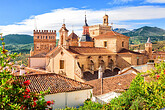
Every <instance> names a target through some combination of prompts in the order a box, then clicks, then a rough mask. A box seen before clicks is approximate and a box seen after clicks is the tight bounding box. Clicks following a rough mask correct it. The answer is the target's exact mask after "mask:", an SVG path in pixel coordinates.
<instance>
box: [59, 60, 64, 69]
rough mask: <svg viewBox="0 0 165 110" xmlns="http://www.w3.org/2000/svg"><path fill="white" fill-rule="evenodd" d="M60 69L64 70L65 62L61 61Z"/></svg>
mask: <svg viewBox="0 0 165 110" xmlns="http://www.w3.org/2000/svg"><path fill="white" fill-rule="evenodd" d="M60 69H64V60H60Z"/></svg>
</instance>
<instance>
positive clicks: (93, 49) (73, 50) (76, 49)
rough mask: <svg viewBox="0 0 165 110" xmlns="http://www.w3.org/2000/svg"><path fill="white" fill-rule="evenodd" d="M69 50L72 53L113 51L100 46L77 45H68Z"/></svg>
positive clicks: (108, 52)
mask: <svg viewBox="0 0 165 110" xmlns="http://www.w3.org/2000/svg"><path fill="white" fill-rule="evenodd" d="M68 51H69V52H71V53H74V54H111V53H113V52H111V51H109V50H108V49H106V48H101V47H77V46H70V47H69V50H68Z"/></svg>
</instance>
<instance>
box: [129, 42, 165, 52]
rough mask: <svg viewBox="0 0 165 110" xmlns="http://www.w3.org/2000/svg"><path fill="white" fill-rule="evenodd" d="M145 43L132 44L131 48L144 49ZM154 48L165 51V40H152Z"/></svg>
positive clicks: (154, 49)
mask: <svg viewBox="0 0 165 110" xmlns="http://www.w3.org/2000/svg"><path fill="white" fill-rule="evenodd" d="M144 46H145V44H139V45H134V46H133V45H130V50H138V49H140V50H144ZM152 50H153V51H156V50H158V51H165V40H164V41H155V42H152Z"/></svg>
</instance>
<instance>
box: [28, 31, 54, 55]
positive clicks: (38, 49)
mask: <svg viewBox="0 0 165 110" xmlns="http://www.w3.org/2000/svg"><path fill="white" fill-rule="evenodd" d="M33 35H34V51H33V50H31V52H30V53H31V56H33V55H36V54H40V53H47V52H49V51H51V50H52V49H54V48H55V47H56V31H55V30H50V31H48V30H34V31H33Z"/></svg>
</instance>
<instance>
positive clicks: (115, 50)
mask: <svg viewBox="0 0 165 110" xmlns="http://www.w3.org/2000/svg"><path fill="white" fill-rule="evenodd" d="M59 36H60V39H59V43H58V46H57V47H56V48H54V49H53V50H51V51H50V52H49V53H47V54H46V55H45V57H44V58H45V61H46V64H45V69H46V71H48V72H55V73H57V74H62V75H65V76H67V77H69V78H72V79H76V80H79V81H88V80H92V79H96V78H98V70H99V67H101V68H102V69H103V71H104V73H103V77H108V76H112V75H115V74H117V72H118V71H120V70H122V69H124V68H126V67H129V66H131V65H141V64H144V63H146V61H147V57H146V55H144V54H141V53H138V52H134V51H130V50H129V37H128V36H125V35H122V34H120V33H117V32H114V31H112V30H111V26H109V25H108V16H107V15H105V16H104V17H103V24H102V25H94V26H88V24H87V20H86V16H85V25H84V26H83V33H82V37H81V38H80V40H79V38H78V36H77V35H76V34H75V33H74V32H73V31H72V33H71V34H70V35H69V36H68V30H67V29H66V26H65V24H63V25H62V27H61V29H60V31H59ZM40 41H42V40H40ZM30 61H32V60H30ZM33 61H36V60H34V59H33ZM31 63H32V62H31ZM34 64H35V63H33V66H34V67H35V65H34Z"/></svg>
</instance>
